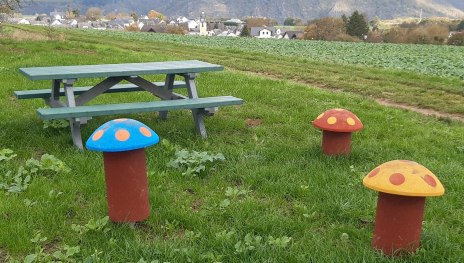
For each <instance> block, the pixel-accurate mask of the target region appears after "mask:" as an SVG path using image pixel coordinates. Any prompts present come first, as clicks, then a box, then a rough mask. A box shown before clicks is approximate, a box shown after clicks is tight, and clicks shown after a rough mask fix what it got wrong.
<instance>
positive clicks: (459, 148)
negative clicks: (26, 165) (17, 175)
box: [0, 146, 464, 157]
mask: <svg viewBox="0 0 464 263" xmlns="http://www.w3.org/2000/svg"><path fill="white" fill-rule="evenodd" d="M456 149H458V152H460V153H464V146H458V147H456ZM0 157H1V156H0Z"/></svg>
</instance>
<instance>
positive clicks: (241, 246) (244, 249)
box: [235, 233, 292, 254]
mask: <svg viewBox="0 0 464 263" xmlns="http://www.w3.org/2000/svg"><path fill="white" fill-rule="evenodd" d="M291 241H292V238H291V237H287V236H282V237H278V238H274V237H273V236H268V237H267V239H266V240H264V239H263V237H261V236H259V235H257V236H255V235H252V234H250V233H248V234H247V235H246V236H245V238H244V239H243V241H241V240H240V241H238V242H237V243H236V244H235V253H236V254H246V253H248V252H250V251H252V250H255V249H257V248H263V247H266V246H273V247H275V248H286V247H287V246H288V245H289V244H290V242H291Z"/></svg>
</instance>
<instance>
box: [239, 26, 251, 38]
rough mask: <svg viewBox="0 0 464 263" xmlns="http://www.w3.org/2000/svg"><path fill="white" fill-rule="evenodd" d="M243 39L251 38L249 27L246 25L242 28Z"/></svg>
mask: <svg viewBox="0 0 464 263" xmlns="http://www.w3.org/2000/svg"><path fill="white" fill-rule="evenodd" d="M240 36H241V37H249V36H250V31H248V27H247V25H244V26H243V28H242V31H241V32H240Z"/></svg>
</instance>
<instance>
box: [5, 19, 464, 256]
mask: <svg viewBox="0 0 464 263" xmlns="http://www.w3.org/2000/svg"><path fill="white" fill-rule="evenodd" d="M107 34H109V33H104V32H92V33H91V32H87V31H77V30H75V31H72V30H71V31H56V30H49V29H36V28H33V27H24V28H17V27H7V28H6V29H5V31H4V32H3V34H2V36H1V38H0V61H1V65H0V73H1V74H0V86H1V88H0V107H1V109H2V110H1V111H0V122H1V123H2V125H1V126H0V127H1V131H0V189H2V190H0V191H1V192H0V219H1V220H0V229H1V231H0V260H6V261H7V260H9V259H11V258H14V259H16V260H19V261H20V262H23V261H24V259H27V260H31V259H35V260H36V261H37V260H39V259H40V260H42V261H45V260H46V259H47V257H48V258H55V259H57V258H62V260H63V261H67V262H72V261H73V260H75V261H78V262H80V261H84V260H87V261H86V262H151V261H154V262H442V261H448V262H463V261H464V253H463V252H462V251H463V250H464V229H463V227H462V226H463V225H462V222H463V220H464V207H463V203H464V195H463V194H462V193H463V192H464V177H463V176H462V175H464V163H463V161H462V160H463V158H464V124H463V123H462V122H460V121H454V120H452V119H450V118H448V117H440V118H435V117H428V116H424V115H423V114H419V113H414V112H411V111H405V110H401V109H395V108H391V107H385V106H382V105H380V104H379V103H377V102H376V101H375V100H383V101H388V102H393V103H397V104H402V105H407V106H409V107H414V108H416V109H427V110H433V111H435V112H440V113H443V114H450V116H458V117H459V116H461V117H462V116H463V114H464V103H463V102H464V99H463V95H464V82H463V81H462V80H461V79H459V78H458V76H462V68H460V69H459V65H458V64H456V65H455V64H453V63H459V62H453V61H456V60H455V59H456V57H458V56H457V55H456V56H453V55H450V54H449V53H450V52H449V51H450V50H452V51H453V52H454V51H456V52H461V54H462V52H463V50H464V49H463V48H461V49H459V48H456V49H451V48H450V47H426V46H419V48H423V49H426V50H427V51H426V52H425V54H424V56H427V57H429V56H430V57H433V56H435V57H437V58H440V59H444V61H448V60H446V57H448V56H449V58H450V60H449V62H447V63H449V65H454V66H452V67H450V69H452V68H455V69H453V70H455V71H453V72H458V73H446V74H444V73H438V74H437V73H436V72H437V71H434V72H431V73H433V74H432V75H433V76H431V75H425V74H420V73H419V72H421V71H419V70H417V71H416V69H420V68H421V66H419V64H417V63H413V62H411V61H409V62H408V63H409V64H408V65H409V66H408V67H410V68H411V69H414V70H413V71H404V70H398V69H394V68H391V66H387V67H388V68H387V69H385V68H371V67H366V66H365V64H364V63H363V64H362V65H360V64H356V65H353V63H354V62H349V63H348V64H345V62H347V61H348V60H345V58H343V57H344V56H343V54H350V56H349V57H350V58H349V59H350V60H353V61H354V58H353V57H356V55H355V54H359V55H358V56H360V57H366V58H367V56H364V55H363V52H360V51H357V50H358V48H362V49H368V50H369V51H370V55H369V56H370V57H373V56H374V55H373V54H375V52H377V51H375V52H374V51H373V50H372V49H370V48H369V47H372V48H373V49H375V48H380V47H385V48H389V49H390V46H387V45H379V46H370V45H361V46H359V47H358V46H353V48H352V49H350V48H349V47H350V45H357V44H340V43H333V45H334V48H333V49H332V50H331V51H332V52H331V51H324V48H323V47H322V45H329V44H326V43H321V42H314V43H313V42H308V43H306V42H299V41H296V42H287V43H288V44H287V45H314V46H315V47H316V46H318V45H320V46H321V47H319V49H320V51H318V52H315V53H323V52H325V53H326V55H325V56H329V55H330V57H327V58H328V61H326V60H325V59H324V55H323V54H318V56H316V55H307V53H306V52H308V54H309V52H312V51H311V48H308V49H304V48H303V47H300V46H298V47H299V48H297V47H295V48H293V51H292V52H298V53H294V54H287V53H285V54H281V53H272V52H270V53H269V52H263V53H261V51H262V49H260V48H258V47H257V45H258V44H261V43H265V44H264V45H266V46H268V47H269V48H271V49H272V48H273V45H274V44H273V43H274V42H272V41H264V42H256V40H251V39H248V40H242V39H237V40H235V39H234V40H225V39H224V40H212V39H209V38H208V39H205V40H204V41H206V42H205V43H200V44H198V41H202V40H200V39H198V38H190V37H171V36H164V35H150V36H147V35H140V34H128V35H126V34H122V33H111V35H107ZM215 41H218V42H215ZM220 41H223V43H224V44H221V42H220ZM234 41H235V42H234ZM239 41H244V42H243V43H242V42H239ZM215 43H217V44H215ZM234 43H235V45H237V43H240V44H239V45H238V46H233V45H234ZM269 43H271V44H269ZM267 44H269V45H267ZM232 46H233V48H232ZM335 47H339V48H335ZM341 47H344V48H345V51H344V52H341V51H340V50H339V49H341ZM394 47H398V48H397V50H395V48H394ZM274 48H275V49H280V50H287V49H288V48H283V47H274ZM401 48H402V46H393V49H391V50H393V51H395V52H396V51H397V55H396V56H397V57H402V56H403V57H404V56H406V54H407V53H408V51H407V49H413V48H415V47H411V46H406V49H405V50H404V51H401ZM288 50H290V49H288ZM279 52H283V51H279ZM289 52H290V51H289ZM336 52H339V53H336ZM379 52H380V51H379ZM401 52H403V53H401ZM417 52H420V51H417ZM360 53H361V54H360ZM390 53H393V52H387V50H384V51H383V52H382V57H384V56H385V57H389V56H393V55H392V54H390ZM411 53H412V52H411ZM451 53H452V52H451ZM336 54H338V55H336ZM398 54H400V55H398ZM416 56H419V55H416ZM336 58H338V60H337V59H336ZM179 59H198V60H203V61H208V62H212V63H217V64H222V65H225V66H226V70H225V71H224V72H215V73H208V74H202V75H200V76H199V77H198V83H197V84H198V90H199V93H200V95H201V96H218V95H233V96H236V97H239V98H243V99H244V100H245V103H244V105H243V106H240V107H224V108H221V109H220V111H219V112H218V113H217V114H216V115H215V116H214V117H211V118H207V119H206V127H207V130H208V133H209V137H208V139H207V140H202V139H201V138H200V137H198V136H195V134H194V127H193V122H192V120H191V114H190V113H189V112H188V111H176V112H172V114H170V118H169V119H168V120H167V121H161V120H159V119H158V118H157V114H134V115H130V116H124V117H130V118H133V119H137V120H139V121H142V122H143V123H145V124H147V125H148V126H150V127H151V128H153V129H154V130H155V131H156V132H157V133H158V134H159V136H160V138H161V139H162V140H163V142H162V143H160V144H159V145H156V146H153V147H150V148H148V149H147V159H148V172H149V191H150V203H151V216H150V218H149V219H148V220H146V221H145V222H143V223H137V224H114V223H111V222H107V221H106V220H105V216H106V215H107V208H106V200H105V181H104V176H103V160H102V159H103V158H102V155H101V153H96V152H90V151H84V152H80V151H77V150H76V149H75V148H74V147H73V146H72V143H71V140H70V134H69V130H68V128H58V127H57V125H52V126H53V127H56V128H53V127H50V124H49V125H48V126H49V127H47V128H44V124H43V122H42V121H41V120H40V119H39V118H38V117H37V115H36V112H35V111H36V109H37V108H38V107H44V106H45V104H44V103H43V101H40V100H27V101H18V100H16V99H15V98H14V96H13V91H14V90H20V89H26V88H32V87H36V88H45V87H48V85H49V83H47V82H31V81H28V80H27V79H26V78H25V77H23V76H22V75H20V74H19V72H18V68H20V67H28V66H51V65H73V64H101V63H128V62H143V61H163V60H179ZM346 59H348V58H346ZM360 59H361V58H360ZM392 59H393V58H392ZM398 59H399V58H398ZM369 61H371V62H365V63H366V64H367V65H374V64H370V63H373V62H372V61H375V59H372V58H371V59H370V60H369ZM385 61H388V59H385ZM405 61H406V59H405ZM437 61H438V60H437ZM385 63H387V62H385ZM427 63H429V62H427ZM443 63H445V62H443ZM412 64H414V65H413V66H411V65H412ZM461 64H462V63H461ZM382 66H383V65H382ZM442 66H443V65H442ZM459 70H460V71H459ZM449 72H451V71H449ZM459 72H460V73H459ZM435 74H437V75H440V76H441V77H439V76H436V75H435ZM444 75H450V76H453V77H449V78H448V77H443V76H444ZM153 80H155V79H153ZM88 84H90V82H88V81H87V82H86V81H82V80H81V81H79V82H78V85H88ZM144 99H146V100H149V99H150V96H149V95H147V94H145V93H134V94H130V95H127V94H124V95H114V94H113V95H105V96H104V97H102V98H101V99H100V102H101V101H111V102H125V101H135V100H144ZM97 102H99V101H97ZM329 108H346V109H348V110H350V111H352V112H354V113H356V115H357V116H358V117H359V118H360V119H361V120H362V122H363V123H364V126H365V128H364V130H362V131H360V132H358V133H356V134H354V135H353V145H352V153H351V156H350V157H349V158H345V157H327V156H324V155H323V154H322V151H321V149H320V140H321V132H320V131H319V130H317V129H315V128H314V127H313V126H312V125H311V121H312V120H313V119H315V118H316V117H317V116H318V115H319V114H320V113H321V112H323V111H325V110H326V109H329ZM115 117H122V116H108V117H97V118H94V119H93V120H91V121H90V122H89V124H88V125H87V126H85V127H84V128H83V138H85V139H86V138H88V137H89V136H90V135H91V133H92V132H93V131H94V130H95V129H96V128H97V127H99V126H100V125H101V124H103V123H104V122H106V121H108V120H111V119H113V118H115ZM2 149H3V150H2ZM5 149H11V150H12V151H13V152H14V154H16V155H17V156H15V157H13V153H11V152H10V151H7V150H5ZM181 149H186V150H188V151H207V152H208V153H209V154H217V153H222V154H223V155H224V157H225V160H224V161H222V162H221V161H217V162H215V163H214V164H212V165H211V164H209V165H208V166H207V169H206V171H204V172H202V173H200V174H183V172H184V170H181V169H176V168H172V167H170V165H168V164H169V163H170V161H171V160H173V159H175V158H176V155H175V153H176V151H177V152H179V151H180V150H181ZM46 154H49V155H53V156H54V157H55V158H58V159H59V160H57V159H55V158H53V157H50V156H49V155H46ZM43 156H45V157H43ZM41 158H42V159H41ZM30 159H33V160H30ZM394 159H407V160H414V161H417V162H419V163H420V164H422V165H424V166H426V167H427V168H429V169H430V170H431V171H433V172H434V173H435V175H437V176H438V178H439V179H440V180H441V182H442V183H443V185H444V186H445V189H446V193H445V195H444V196H442V197H435V198H428V199H427V204H426V210H425V217H424V223H423V233H422V247H421V248H420V249H419V250H418V251H417V252H416V253H415V254H412V255H408V256H405V257H401V258H387V257H383V256H382V255H380V254H379V253H377V252H375V251H373V250H372V249H371V246H370V242H371V238H372V230H373V226H374V219H375V207H376V200H377V193H376V192H374V191H372V190H369V189H366V188H365V187H364V186H363V185H362V183H361V182H362V178H363V177H364V176H365V175H366V174H367V173H369V171H371V170H372V169H374V168H375V167H376V166H378V165H379V164H381V163H383V162H386V161H390V160H394ZM28 160H29V161H28ZM34 160H35V161H34ZM60 160H61V161H62V162H60ZM21 167H23V168H21ZM191 168H192V167H191ZM28 176H30V180H29V179H28ZM43 237H47V239H46V240H45V239H44V238H43ZM27 260H26V262H31V261H27ZM40 260H39V261H40Z"/></svg>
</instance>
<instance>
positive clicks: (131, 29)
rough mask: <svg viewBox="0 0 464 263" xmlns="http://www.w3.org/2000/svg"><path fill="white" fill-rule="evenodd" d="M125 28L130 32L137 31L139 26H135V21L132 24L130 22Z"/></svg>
mask: <svg viewBox="0 0 464 263" xmlns="http://www.w3.org/2000/svg"><path fill="white" fill-rule="evenodd" d="M125 30H126V31H130V32H139V31H140V28H139V26H137V24H136V23H133V24H130V25H129V26H128V27H126V28H125Z"/></svg>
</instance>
